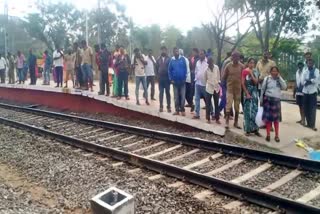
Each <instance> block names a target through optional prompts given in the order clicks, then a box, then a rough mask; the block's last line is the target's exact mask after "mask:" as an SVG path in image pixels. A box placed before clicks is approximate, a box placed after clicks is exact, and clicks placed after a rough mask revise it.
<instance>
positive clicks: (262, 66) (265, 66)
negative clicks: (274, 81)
mask: <svg viewBox="0 0 320 214" xmlns="http://www.w3.org/2000/svg"><path fill="white" fill-rule="evenodd" d="M274 66H276V63H275V62H274V61H272V60H270V59H269V60H268V62H264V60H263V59H260V60H259V62H258V63H257V70H258V71H259V73H260V77H259V79H260V80H263V79H264V78H265V77H267V76H268V75H269V74H270V70H271V68H272V67H274Z"/></svg>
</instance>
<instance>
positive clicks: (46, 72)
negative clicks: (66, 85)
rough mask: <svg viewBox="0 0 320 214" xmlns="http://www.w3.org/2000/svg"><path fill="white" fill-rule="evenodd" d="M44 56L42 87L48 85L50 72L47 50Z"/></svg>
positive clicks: (50, 62) (49, 58)
mask: <svg viewBox="0 0 320 214" xmlns="http://www.w3.org/2000/svg"><path fill="white" fill-rule="evenodd" d="M44 55H45V62H44V78H43V85H50V70H51V64H52V60H51V56H50V55H49V53H48V51H47V50H46V51H45V52H44Z"/></svg>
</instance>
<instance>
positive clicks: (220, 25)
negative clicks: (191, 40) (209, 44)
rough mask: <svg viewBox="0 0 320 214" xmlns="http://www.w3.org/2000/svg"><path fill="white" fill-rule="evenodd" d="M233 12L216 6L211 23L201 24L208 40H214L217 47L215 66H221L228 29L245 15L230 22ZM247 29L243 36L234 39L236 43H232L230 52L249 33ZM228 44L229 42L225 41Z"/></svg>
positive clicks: (224, 7)
mask: <svg viewBox="0 0 320 214" xmlns="http://www.w3.org/2000/svg"><path fill="white" fill-rule="evenodd" d="M235 13H236V12H235V11H231V10H230V9H227V8H226V6H225V5H222V7H219V6H217V12H216V13H212V16H213V21H212V22H210V23H208V24H203V27H204V28H205V29H206V30H207V32H208V36H209V38H214V41H215V42H216V47H217V61H216V62H217V64H218V65H221V64H222V51H223V48H224V45H225V42H226V37H227V35H226V33H227V31H228V30H230V28H232V27H234V26H235V25H236V24H237V23H238V22H239V20H241V19H243V18H244V17H245V16H246V15H247V14H246V13H244V14H242V16H241V17H238V16H237V19H236V21H233V20H232V17H234V16H235ZM250 28H251V27H249V28H248V29H247V30H246V32H245V33H244V34H243V35H239V36H238V37H237V38H236V41H235V42H233V43H232V44H233V47H232V49H231V51H233V50H235V49H236V48H237V47H238V45H239V44H240V42H241V41H242V40H243V39H244V38H245V37H246V35H247V34H248V32H249V31H250ZM227 42H228V43H230V41H227Z"/></svg>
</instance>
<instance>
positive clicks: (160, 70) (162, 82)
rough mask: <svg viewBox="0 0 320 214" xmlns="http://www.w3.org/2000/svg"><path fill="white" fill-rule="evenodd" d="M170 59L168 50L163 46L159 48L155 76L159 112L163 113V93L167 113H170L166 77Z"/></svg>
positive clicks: (167, 79) (168, 87) (168, 81)
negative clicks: (157, 84)
mask: <svg viewBox="0 0 320 214" xmlns="http://www.w3.org/2000/svg"><path fill="white" fill-rule="evenodd" d="M169 63H170V57H168V50H167V48H166V47H165V46H162V47H161V56H160V57H159V58H158V60H157V76H158V80H159V102H160V110H159V111H160V112H163V93H164V91H165V93H166V99H167V111H168V112H169V113H171V95H170V80H169V75H168V68H169Z"/></svg>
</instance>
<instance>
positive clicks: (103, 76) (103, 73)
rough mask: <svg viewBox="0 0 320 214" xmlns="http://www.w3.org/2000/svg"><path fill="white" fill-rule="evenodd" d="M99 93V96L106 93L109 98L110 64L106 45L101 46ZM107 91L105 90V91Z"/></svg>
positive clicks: (109, 55)
mask: <svg viewBox="0 0 320 214" xmlns="http://www.w3.org/2000/svg"><path fill="white" fill-rule="evenodd" d="M99 56H100V60H99V61H100V68H99V70H100V91H99V95H104V94H105V91H107V94H106V96H110V83H109V72H108V71H109V66H110V62H111V60H112V59H111V54H110V52H109V51H108V49H107V47H106V44H104V43H103V44H101V52H100V55H99ZM106 89H107V90H106Z"/></svg>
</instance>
